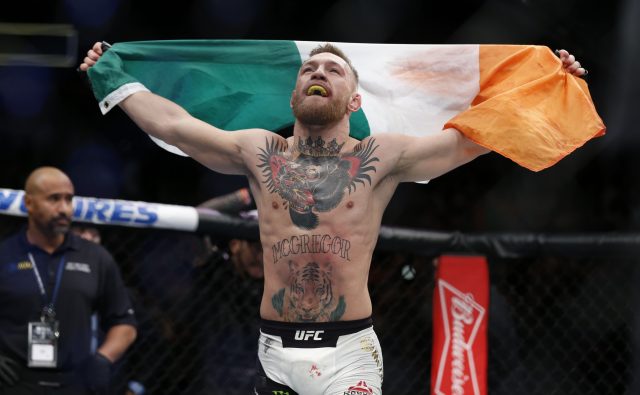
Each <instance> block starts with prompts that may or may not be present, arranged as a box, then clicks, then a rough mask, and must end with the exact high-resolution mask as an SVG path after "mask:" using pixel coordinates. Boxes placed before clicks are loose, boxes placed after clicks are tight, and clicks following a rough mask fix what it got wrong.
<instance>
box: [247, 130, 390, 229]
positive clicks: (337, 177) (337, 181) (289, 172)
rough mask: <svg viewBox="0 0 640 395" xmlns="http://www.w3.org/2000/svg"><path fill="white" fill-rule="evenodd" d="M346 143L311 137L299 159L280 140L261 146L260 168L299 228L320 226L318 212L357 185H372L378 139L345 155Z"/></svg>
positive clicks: (331, 206)
mask: <svg viewBox="0 0 640 395" xmlns="http://www.w3.org/2000/svg"><path fill="white" fill-rule="evenodd" d="M343 145H344V143H342V144H338V143H337V142H336V140H335V139H334V140H332V141H331V142H330V143H328V144H326V143H325V141H324V140H323V139H322V138H321V137H318V138H317V139H316V140H315V141H313V140H312V139H311V138H308V139H307V140H306V141H300V143H299V145H298V149H299V151H300V155H299V156H297V157H296V158H295V159H291V158H289V157H288V156H286V155H285V154H284V149H285V147H284V144H282V143H281V142H279V141H277V140H276V139H271V141H269V140H268V139H267V141H266V144H265V148H264V149H263V148H260V151H261V152H260V153H259V154H258V159H259V163H258V167H259V168H260V169H261V170H262V175H263V177H264V179H263V183H264V184H266V186H267V188H268V190H269V192H271V193H277V194H278V195H279V196H280V197H281V198H282V199H283V200H284V201H285V204H286V205H287V208H288V210H289V215H290V216H291V221H292V222H293V223H294V224H295V225H296V226H298V227H299V228H302V229H314V228H316V227H317V226H318V215H317V213H319V212H328V211H331V210H332V209H334V208H336V207H337V206H338V204H340V202H341V201H342V199H343V198H344V196H345V194H347V193H351V192H353V191H355V190H356V185H357V184H362V185H363V186H366V185H367V183H368V184H369V185H371V177H370V175H369V174H370V173H371V172H375V171H376V167H375V165H374V162H379V161H380V160H379V159H378V158H377V157H376V156H374V153H375V151H376V149H377V148H378V145H377V144H375V139H373V138H370V139H368V140H367V141H363V142H362V143H360V144H358V145H357V146H356V147H355V148H354V150H353V152H348V153H342V154H341V153H340V149H341V148H342V146H343Z"/></svg>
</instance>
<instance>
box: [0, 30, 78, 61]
mask: <svg viewBox="0 0 640 395" xmlns="http://www.w3.org/2000/svg"><path fill="white" fill-rule="evenodd" d="M77 50H78V32H77V31H76V29H75V28H74V27H73V26H72V25H66V24H47V23H0V65H2V66H42V67H71V66H74V65H75V64H76V63H77V61H76V54H77Z"/></svg>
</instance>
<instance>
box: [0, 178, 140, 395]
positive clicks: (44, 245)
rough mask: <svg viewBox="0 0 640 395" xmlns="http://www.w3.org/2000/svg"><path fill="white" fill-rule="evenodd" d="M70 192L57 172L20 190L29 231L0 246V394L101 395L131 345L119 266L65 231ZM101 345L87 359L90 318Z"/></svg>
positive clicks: (130, 314)
mask: <svg viewBox="0 0 640 395" xmlns="http://www.w3.org/2000/svg"><path fill="white" fill-rule="evenodd" d="M73 195H74V187H73V184H72V183H71V180H70V179H69V177H68V176H67V175H66V174H64V173H63V172H62V171H60V170H59V169H56V168H53V167H41V168H38V169H36V170H34V171H33V172H32V173H31V175H30V176H29V177H28V179H27V181H26V185H25V198H24V204H25V206H26V208H27V213H28V225H27V227H26V228H23V229H22V230H20V231H19V232H18V233H16V234H15V235H13V236H11V237H9V238H8V239H6V240H5V241H4V242H2V244H0V300H2V305H0V394H3V395H22V394H44V393H46V394H61V395H66V394H68V395H82V394H105V393H106V392H107V390H108V385H109V379H110V373H111V372H110V371H111V366H112V364H113V363H114V362H115V361H116V360H117V359H118V358H120V356H122V354H123V353H124V352H125V351H126V350H127V348H128V347H129V346H130V345H131V343H133V341H134V340H135V338H136V326H135V325H136V322H135V318H134V312H133V309H132V307H131V302H130V300H129V297H128V296H127V292H126V290H125V287H124V284H123V281H122V278H121V276H120V272H119V269H118V266H117V265H116V263H115V262H114V260H113V258H112V257H111V255H110V254H109V253H108V252H107V251H106V250H105V249H104V248H103V247H101V246H100V245H98V244H97V243H94V242H91V241H88V240H85V239H83V238H81V237H79V236H77V235H76V234H74V233H73V232H70V227H71V218H72V213H73V207H72V199H73ZM94 312H96V313H97V314H98V316H99V317H100V323H101V327H102V330H103V331H104V333H105V338H104V341H103V342H102V344H100V346H99V347H98V349H97V351H96V352H95V353H92V352H91V347H90V342H91V315H92V314H93V313H94Z"/></svg>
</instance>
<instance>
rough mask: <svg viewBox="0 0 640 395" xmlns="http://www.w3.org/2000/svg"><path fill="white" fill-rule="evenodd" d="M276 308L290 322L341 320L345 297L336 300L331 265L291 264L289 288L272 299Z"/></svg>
mask: <svg viewBox="0 0 640 395" xmlns="http://www.w3.org/2000/svg"><path fill="white" fill-rule="evenodd" d="M271 303H272V305H273V308H274V309H275V310H276V311H277V312H278V314H279V315H280V316H281V317H283V318H284V320H285V321H289V322H327V321H338V320H340V318H341V317H342V316H343V315H344V312H345V310H346V303H345V301H344V296H342V295H341V296H339V297H337V298H336V297H335V295H334V294H333V289H332V280H331V263H330V262H324V263H317V262H309V263H307V264H300V263H297V262H294V261H289V287H288V289H287V288H282V289H281V290H280V291H278V292H277V293H276V294H274V295H273V297H272V298H271Z"/></svg>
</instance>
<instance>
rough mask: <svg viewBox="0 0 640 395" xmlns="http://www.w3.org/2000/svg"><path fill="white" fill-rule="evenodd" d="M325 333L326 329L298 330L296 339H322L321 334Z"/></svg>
mask: <svg viewBox="0 0 640 395" xmlns="http://www.w3.org/2000/svg"><path fill="white" fill-rule="evenodd" d="M323 333H324V331H296V336H295V339H296V340H309V339H313V340H322V338H321V337H320V335H321V334H323Z"/></svg>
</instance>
